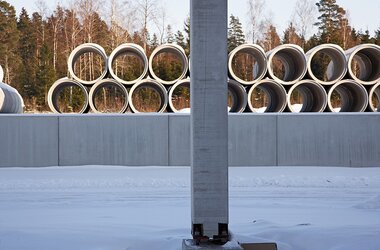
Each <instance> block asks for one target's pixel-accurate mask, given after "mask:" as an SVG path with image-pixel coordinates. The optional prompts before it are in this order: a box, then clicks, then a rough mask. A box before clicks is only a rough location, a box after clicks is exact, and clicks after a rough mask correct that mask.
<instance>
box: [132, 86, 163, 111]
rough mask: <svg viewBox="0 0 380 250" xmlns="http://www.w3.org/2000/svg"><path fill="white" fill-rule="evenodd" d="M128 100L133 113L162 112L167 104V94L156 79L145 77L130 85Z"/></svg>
mask: <svg viewBox="0 0 380 250" xmlns="http://www.w3.org/2000/svg"><path fill="white" fill-rule="evenodd" d="M128 102H129V107H130V108H131V110H132V111H133V112H134V113H152V112H154V113H162V112H164V111H165V109H166V106H167V105H168V94H167V92H166V88H165V87H164V85H162V84H161V83H159V82H158V81H156V80H154V79H145V80H142V81H140V82H138V83H136V84H135V85H133V86H132V88H131V89H130V91H129V97H128Z"/></svg>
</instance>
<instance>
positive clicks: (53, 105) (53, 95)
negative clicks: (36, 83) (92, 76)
mask: <svg viewBox="0 0 380 250" xmlns="http://www.w3.org/2000/svg"><path fill="white" fill-rule="evenodd" d="M68 87H79V88H80V90H81V93H82V94H83V96H84V104H83V107H82V109H81V110H80V111H78V112H77V113H78V114H83V113H86V112H87V111H88V108H89V100H88V93H87V89H86V88H85V87H84V86H83V85H82V84H81V83H79V82H77V81H75V80H72V79H69V78H67V77H65V78H61V79H59V80H57V81H56V82H55V83H54V84H53V85H52V86H51V87H50V89H49V92H48V105H49V108H50V110H51V111H52V112H54V113H58V114H59V113H62V111H61V110H60V109H59V107H58V96H59V94H60V92H61V91H62V90H63V89H65V88H68Z"/></svg>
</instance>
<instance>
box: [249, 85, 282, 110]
mask: <svg viewBox="0 0 380 250" xmlns="http://www.w3.org/2000/svg"><path fill="white" fill-rule="evenodd" d="M248 105H249V108H250V110H251V111H252V112H255V113H264V112H282V111H284V109H285V107H286V90H285V88H284V87H283V86H282V85H280V84H278V83H277V82H275V81H273V80H269V79H266V80H263V81H261V82H259V83H256V84H255V85H253V86H252V87H251V89H250V90H249V93H248Z"/></svg>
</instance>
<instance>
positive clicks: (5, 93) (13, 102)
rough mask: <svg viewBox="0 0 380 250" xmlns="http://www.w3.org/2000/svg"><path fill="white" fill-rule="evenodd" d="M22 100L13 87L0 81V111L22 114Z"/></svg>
mask: <svg viewBox="0 0 380 250" xmlns="http://www.w3.org/2000/svg"><path fill="white" fill-rule="evenodd" d="M23 112H24V101H23V99H22V97H21V95H20V94H19V93H18V91H17V90H16V89H15V88H12V87H11V86H9V85H8V84H5V83H1V82H0V113H12V114H22V113H23Z"/></svg>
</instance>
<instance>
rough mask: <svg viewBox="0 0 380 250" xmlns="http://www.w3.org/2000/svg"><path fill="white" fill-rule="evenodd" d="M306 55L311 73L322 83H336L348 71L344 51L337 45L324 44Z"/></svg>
mask: <svg viewBox="0 0 380 250" xmlns="http://www.w3.org/2000/svg"><path fill="white" fill-rule="evenodd" d="M306 55H307V56H308V72H309V75H310V76H311V77H312V78H313V79H314V80H315V81H317V82H318V83H320V84H325V85H330V84H334V83H336V82H337V81H340V80H341V79H342V78H343V77H344V76H345V74H346V72H347V67H346V57H345V54H344V51H343V49H341V48H340V47H338V46H337V45H334V44H323V45H320V46H317V47H315V48H314V49H312V50H311V51H310V52H308V53H307V54H306Z"/></svg>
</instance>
